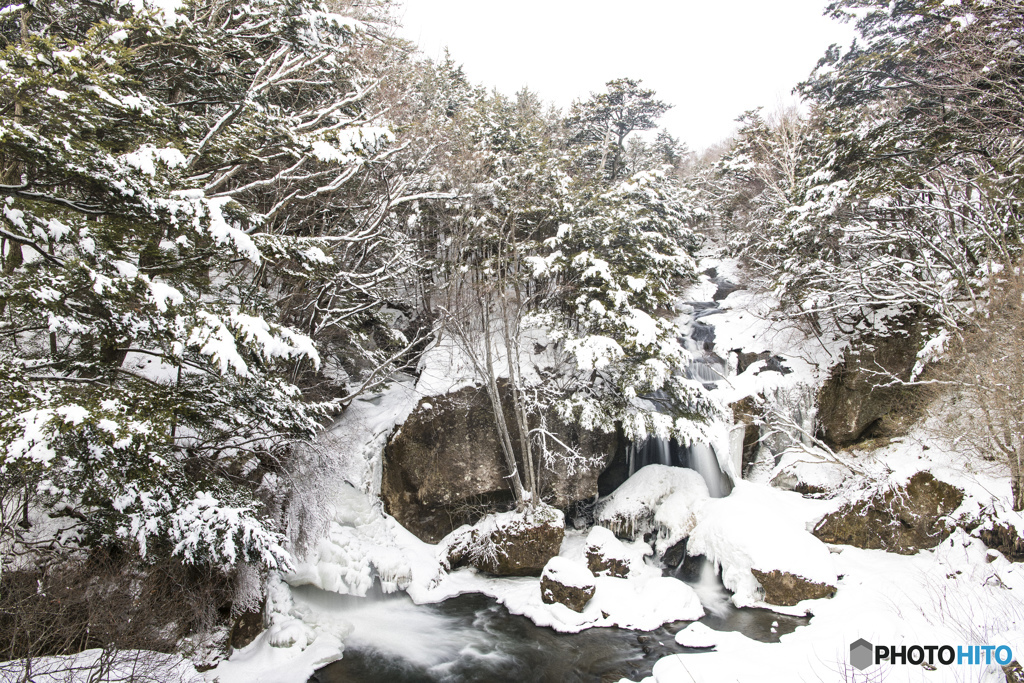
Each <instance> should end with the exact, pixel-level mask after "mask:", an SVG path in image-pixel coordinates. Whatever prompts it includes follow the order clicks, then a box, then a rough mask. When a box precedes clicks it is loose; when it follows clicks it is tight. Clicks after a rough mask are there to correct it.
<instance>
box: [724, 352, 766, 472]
mask: <svg viewBox="0 0 1024 683" xmlns="http://www.w3.org/2000/svg"><path fill="white" fill-rule="evenodd" d="M737 372H739V373H742V372H743V371H742V370H737ZM729 407H730V408H731V409H732V418H733V422H735V423H736V425H737V426H739V425H743V456H742V460H741V468H742V472H743V476H744V477H745V476H747V475H748V474H749V473H750V468H751V467H752V466H753V464H754V462H755V461H756V460H757V447H758V446H759V445H760V443H761V426H760V424H759V421H760V419H761V411H760V410H758V408H757V404H756V403H755V401H754V398H753V397H752V396H748V397H747V398H744V399H741V400H739V401H736V402H735V403H733V404H731V405H730V406H729Z"/></svg>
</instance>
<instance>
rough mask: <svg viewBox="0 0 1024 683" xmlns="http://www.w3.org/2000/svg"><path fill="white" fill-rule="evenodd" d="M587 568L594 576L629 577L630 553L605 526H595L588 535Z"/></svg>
mask: <svg viewBox="0 0 1024 683" xmlns="http://www.w3.org/2000/svg"><path fill="white" fill-rule="evenodd" d="M586 553H587V567H588V568H589V569H590V571H591V572H593V574H594V576H602V575H603V576H617V577H619V578H620V579H621V578H625V577H626V576H628V575H629V564H630V562H629V552H628V551H627V550H626V546H624V545H623V544H622V541H620V540H619V539H617V538H615V534H613V533H612V532H611V530H609V529H605V528H604V527H603V526H595V527H593V528H592V529H591V530H590V533H589V534H587V550H586Z"/></svg>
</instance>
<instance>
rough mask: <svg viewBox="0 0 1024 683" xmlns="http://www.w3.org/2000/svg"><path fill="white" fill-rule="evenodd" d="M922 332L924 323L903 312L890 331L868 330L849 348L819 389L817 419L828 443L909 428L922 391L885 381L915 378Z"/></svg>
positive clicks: (894, 433) (839, 443) (851, 441)
mask: <svg viewBox="0 0 1024 683" xmlns="http://www.w3.org/2000/svg"><path fill="white" fill-rule="evenodd" d="M923 336H924V326H923V324H922V323H920V322H918V321H916V320H913V319H910V318H903V319H902V320H901V321H897V322H895V323H892V325H891V331H890V334H888V335H885V336H881V335H877V334H869V335H865V336H863V337H861V338H860V339H859V340H857V341H855V342H854V343H853V345H851V346H850V348H849V349H847V351H846V353H845V355H844V358H843V362H842V363H840V364H839V365H837V366H836V367H835V369H834V370H833V371H832V375H831V377H830V378H829V379H828V380H827V381H826V382H825V384H824V385H823V386H822V388H821V391H820V392H819V394H818V425H819V427H820V429H821V433H822V437H823V438H824V440H825V441H826V442H827V443H829V444H830V445H833V446H848V445H851V444H854V443H858V442H859V441H862V440H864V439H867V438H873V437H884V436H889V437H891V436H898V435H901V434H903V433H904V432H905V430H906V428H907V427H908V426H909V425H910V424H911V423H912V422H913V420H914V418H916V416H917V412H918V411H919V410H920V408H919V406H917V403H918V401H917V396H918V394H919V393H920V392H917V391H915V390H914V389H912V388H907V387H902V386H898V385H894V386H886V385H888V384H891V383H892V381H893V379H894V378H895V379H898V380H903V381H906V380H908V379H910V373H911V370H913V368H914V365H915V364H916V362H917V352H918V350H919V349H920V348H921V344H922V341H923Z"/></svg>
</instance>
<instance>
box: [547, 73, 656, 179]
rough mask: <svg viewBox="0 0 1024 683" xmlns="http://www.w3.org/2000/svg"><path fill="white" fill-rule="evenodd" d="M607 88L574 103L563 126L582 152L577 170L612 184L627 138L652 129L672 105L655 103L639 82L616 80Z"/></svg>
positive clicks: (621, 165) (620, 172)
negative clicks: (637, 132) (632, 134)
mask: <svg viewBox="0 0 1024 683" xmlns="http://www.w3.org/2000/svg"><path fill="white" fill-rule="evenodd" d="M606 87H607V92H601V93H591V95H590V98H589V99H587V100H583V101H578V102H574V103H573V105H572V108H571V110H570V112H569V116H568V118H567V119H566V121H565V125H566V128H567V129H568V130H569V135H570V143H571V144H573V145H576V146H578V147H580V148H581V149H582V150H583V152H582V153H581V154H578V155H577V158H578V161H579V165H580V167H581V168H582V169H587V170H588V171H589V172H591V173H594V174H595V176H596V177H598V178H605V179H607V180H608V181H609V182H615V181H616V180H618V179H619V178H621V177H622V175H623V171H624V168H625V164H624V161H625V154H626V138H627V137H629V135H630V133H633V132H634V131H645V130H652V129H653V128H655V127H656V126H657V123H656V122H657V119H658V118H659V117H660V116H661V115H662V114H664V113H665V112H666V111H668V110H669V109H671V105H668V104H666V103H664V102H662V101H661V100H657V99H655V94H656V93H655V92H654V91H653V90H651V89H649V88H644V87H642V86H641V82H640V81H639V80H634V79H631V78H616V79H614V80H611V81H608V83H607V84H606ZM669 163H671V162H669Z"/></svg>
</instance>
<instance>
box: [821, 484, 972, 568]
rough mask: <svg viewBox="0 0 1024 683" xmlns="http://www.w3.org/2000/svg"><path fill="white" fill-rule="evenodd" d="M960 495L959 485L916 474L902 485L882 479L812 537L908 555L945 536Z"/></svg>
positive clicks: (823, 523)
mask: <svg viewBox="0 0 1024 683" xmlns="http://www.w3.org/2000/svg"><path fill="white" fill-rule="evenodd" d="M963 499H964V492H963V491H962V490H960V489H959V488H957V487H955V486H953V485H951V484H948V483H946V482H944V481H941V480H939V479H936V478H935V476H934V475H933V474H932V473H931V472H918V473H917V474H915V475H914V476H912V477H910V479H909V480H908V481H907V482H906V484H899V485H891V484H889V483H885V484H882V485H881V488H880V489H879V490H878V491H876V492H875V493H874V494H873V495H871V496H870V497H866V498H862V499H861V500H857V501H853V502H851V503H848V504H846V505H843V506H842V507H841V508H840V509H838V510H836V511H835V512H832V513H830V514H829V515H827V516H826V517H825V518H824V519H822V520H821V522H820V523H819V524H818V525H817V526H816V527H815V529H814V535H815V536H817V537H818V538H820V539H821V540H823V541H825V542H826V543H837V544H843V545H853V546H857V547H858V548H881V549H883V550H888V551H889V552H895V553H900V554H903V555H910V554H913V553H916V552H918V551H919V550H920V549H922V548H934V547H935V546H936V545H938V544H939V543H940V542H942V540H943V539H945V538H946V537H947V536H949V534H950V532H951V531H952V530H953V528H954V523H953V521H952V520H951V519H950V513H952V512H954V511H956V510H957V509H958V508H959V507H960V504H961V503H962V502H963Z"/></svg>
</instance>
